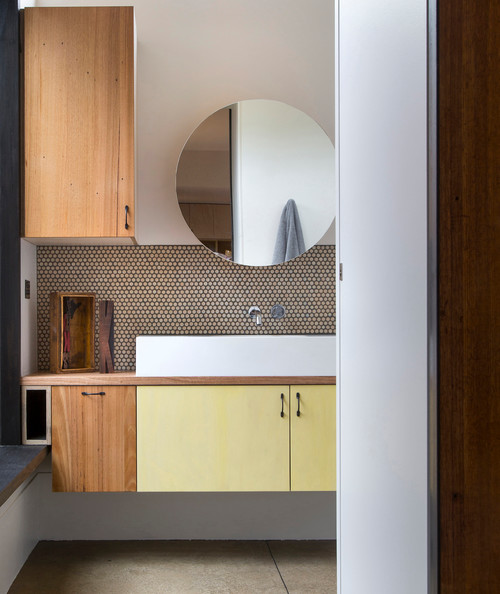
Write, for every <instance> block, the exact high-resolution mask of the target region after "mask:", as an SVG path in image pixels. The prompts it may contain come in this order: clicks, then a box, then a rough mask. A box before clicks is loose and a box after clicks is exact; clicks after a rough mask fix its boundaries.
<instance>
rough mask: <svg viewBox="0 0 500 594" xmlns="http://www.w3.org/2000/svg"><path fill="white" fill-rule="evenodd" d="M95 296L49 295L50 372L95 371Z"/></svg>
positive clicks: (83, 294)
mask: <svg viewBox="0 0 500 594" xmlns="http://www.w3.org/2000/svg"><path fill="white" fill-rule="evenodd" d="M94 324H95V295H94V293H65V292H54V293H51V294H50V371H51V372H52V373H70V372H87V371H93V370H94Z"/></svg>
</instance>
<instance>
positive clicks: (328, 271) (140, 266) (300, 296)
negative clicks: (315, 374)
mask: <svg viewBox="0 0 500 594" xmlns="http://www.w3.org/2000/svg"><path fill="white" fill-rule="evenodd" d="M37 283H38V295H37V313H38V322H37V324H38V369H39V370H40V371H43V370H47V369H48V368H49V295H50V293H51V292H52V291H72V292H93V293H95V294H96V302H97V303H98V302H99V301H100V300H102V299H111V300H112V301H113V302H114V311H115V327H114V344H115V358H114V364H115V369H116V370H117V371H131V370H133V369H135V338H136V336H138V335H141V334H182V335H186V334H208V335H211V334H213V335H218V334H335V331H336V317H335V299H336V297H335V246H316V247H314V248H312V249H310V250H309V251H308V252H306V253H305V254H303V255H302V256H300V257H298V258H296V259H294V260H291V261H289V262H285V263H284V264H280V265H278V266H262V267H254V266H241V265H238V264H234V263H233V262H228V261H226V260H224V259H222V258H219V257H218V256H216V255H214V254H213V253H212V252H210V251H209V250H207V249H206V248H205V247H204V246H165V245H163V246H39V247H38V248H37ZM275 304H281V305H283V306H284V307H285V309H286V312H287V313H286V316H285V317H284V318H282V319H280V320H275V319H273V318H271V317H270V311H271V308H272V306H273V305H275ZM252 305H258V306H259V307H260V308H261V310H262V312H263V323H262V326H261V327H257V326H256V325H255V323H254V322H252V321H251V320H250V317H249V316H248V315H247V312H248V309H249V307H250V306H252ZM97 324H98V307H96V330H97V331H96V336H95V352H96V358H97V360H96V365H98V357H99V348H98V347H99V332H98V327H97Z"/></svg>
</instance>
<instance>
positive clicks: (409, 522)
mask: <svg viewBox="0 0 500 594" xmlns="http://www.w3.org/2000/svg"><path fill="white" fill-rule="evenodd" d="M426 8H427V3H426V1H425V0H406V1H405V2H400V1H399V0H379V1H378V2H372V1H371V0H341V2H340V48H339V56H340V64H339V66H340V81H339V83H340V84H339V98H340V139H339V152H340V172H339V175H340V214H339V217H340V221H339V222H340V225H339V228H340V237H339V243H338V248H339V251H340V254H339V258H338V261H339V262H342V263H343V266H344V270H343V277H344V280H343V281H342V282H341V283H339V286H338V294H339V301H340V307H339V314H338V317H337V319H338V322H339V326H338V329H339V340H340V362H339V365H340V366H339V376H338V377H339V382H340V398H339V413H340V424H339V429H340V430H339V445H340V478H339V481H340V495H339V514H338V521H339V528H340V530H339V534H338V538H339V540H340V559H339V570H340V584H341V592H342V594H360V593H365V592H370V593H371V594H377V593H381V594H401V593H404V594H421V593H422V592H426V591H427V505H426V503H427V368H426V342H427V310H426V291H427V289H426V259H427V253H426V250H427V238H426V194H427V192H426V183H427V180H426V123H427V120H426V58H427V55H426Z"/></svg>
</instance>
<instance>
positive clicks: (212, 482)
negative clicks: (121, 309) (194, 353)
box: [137, 386, 290, 491]
mask: <svg viewBox="0 0 500 594" xmlns="http://www.w3.org/2000/svg"><path fill="white" fill-rule="evenodd" d="M288 393H289V387H288V386H180V387H177V386H168V387H162V386H142V387H138V388H137V490H138V491H287V490H288V489H289V484H290V483H289V463H288V452H289V417H288ZM282 395H283V396H282ZM282 411H283V416H281V413H282Z"/></svg>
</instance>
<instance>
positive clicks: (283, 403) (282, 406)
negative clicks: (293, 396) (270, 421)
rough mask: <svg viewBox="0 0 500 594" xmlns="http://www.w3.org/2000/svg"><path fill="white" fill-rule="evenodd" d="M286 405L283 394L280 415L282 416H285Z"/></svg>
mask: <svg viewBox="0 0 500 594" xmlns="http://www.w3.org/2000/svg"><path fill="white" fill-rule="evenodd" d="M284 406H285V395H284V394H282V395H281V415H280V416H281V417H284V416H285V413H284V411H283V408H284Z"/></svg>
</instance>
